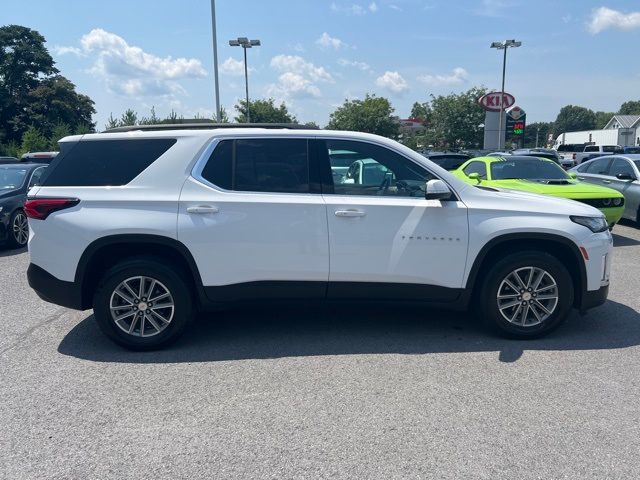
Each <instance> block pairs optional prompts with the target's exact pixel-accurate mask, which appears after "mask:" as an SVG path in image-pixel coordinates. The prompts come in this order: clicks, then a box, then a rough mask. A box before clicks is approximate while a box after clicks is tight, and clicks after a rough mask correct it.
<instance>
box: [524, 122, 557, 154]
mask: <svg viewBox="0 0 640 480" xmlns="http://www.w3.org/2000/svg"><path fill="white" fill-rule="evenodd" d="M553 129H554V125H553V123H551V122H533V123H530V124H529V125H527V126H526V127H525V129H524V139H523V142H524V143H523V147H527V148H533V147H536V146H537V147H545V146H546V145H547V139H548V138H549V134H550V133H553ZM536 133H537V136H538V144H537V145H536Z"/></svg>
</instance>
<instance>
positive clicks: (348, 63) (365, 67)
mask: <svg viewBox="0 0 640 480" xmlns="http://www.w3.org/2000/svg"><path fill="white" fill-rule="evenodd" d="M338 65H340V66H341V67H354V68H357V69H359V70H362V71H363V72H370V71H371V67H370V66H369V64H368V63H365V62H358V61H355V60H347V59H346V58H339V59H338Z"/></svg>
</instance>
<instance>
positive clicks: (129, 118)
mask: <svg viewBox="0 0 640 480" xmlns="http://www.w3.org/2000/svg"><path fill="white" fill-rule="evenodd" d="M137 124H138V114H137V113H136V112H135V111H134V110H132V109H130V108H127V109H126V110H125V112H124V113H123V114H122V116H121V117H120V121H119V122H118V126H119V127H128V126H131V125H137Z"/></svg>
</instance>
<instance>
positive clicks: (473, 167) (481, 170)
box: [463, 162, 487, 178]
mask: <svg viewBox="0 0 640 480" xmlns="http://www.w3.org/2000/svg"><path fill="white" fill-rule="evenodd" d="M463 172H464V174H465V175H466V176H467V177H468V176H469V175H471V174H472V173H477V174H478V175H480V178H487V166H486V165H485V163H484V162H471V163H470V164H469V165H467V166H466V167H464V170H463Z"/></svg>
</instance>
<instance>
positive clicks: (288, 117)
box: [234, 98, 298, 123]
mask: <svg viewBox="0 0 640 480" xmlns="http://www.w3.org/2000/svg"><path fill="white" fill-rule="evenodd" d="M234 108H235V109H236V112H238V114H237V115H236V117H235V121H236V122H238V123H246V121H247V102H246V100H239V101H238V103H236V105H235V107H234ZM249 118H250V119H251V122H252V123H298V120H297V119H296V117H295V116H293V115H292V114H290V113H289V110H288V109H287V106H286V105H285V104H284V102H282V103H281V104H280V106H279V107H276V106H275V100H274V99H273V98H268V99H266V100H253V101H251V100H249Z"/></svg>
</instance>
